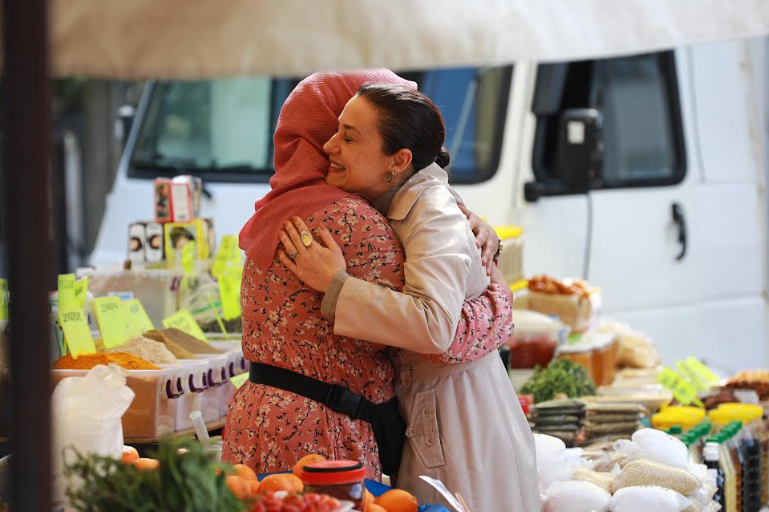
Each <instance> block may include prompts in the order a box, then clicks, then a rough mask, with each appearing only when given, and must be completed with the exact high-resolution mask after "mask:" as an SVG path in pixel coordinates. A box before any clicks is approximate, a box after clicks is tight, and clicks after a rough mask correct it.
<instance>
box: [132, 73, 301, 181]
mask: <svg viewBox="0 0 769 512" xmlns="http://www.w3.org/2000/svg"><path fill="white" fill-rule="evenodd" d="M296 83H297V80H291V79H276V78H272V77H261V76H256V77H238V78H226V79H219V80H205V81H185V82H157V83H156V84H155V85H154V89H153V90H152V92H151V96H150V99H149V103H148V105H147V111H146V114H145V116H144V119H143V122H142V126H141V128H140V130H139V134H138V137H137V140H136V145H135V148H134V151H133V155H132V158H131V167H132V168H133V169H134V170H136V171H139V172H141V171H148V172H150V173H152V174H153V176H155V175H163V174H171V175H173V174H178V172H175V171H179V172H184V173H192V174H199V173H205V174H217V173H221V174H225V173H233V172H236V173H244V172H245V173H249V174H253V173H256V174H268V173H271V172H272V133H273V132H274V130H275V124H276V121H277V117H278V112H279V111H280V107H281V106H282V105H283V102H284V101H285V99H286V97H287V96H288V93H289V92H291V90H292V89H293V87H294V86H295V84H296ZM209 178H211V179H216V177H215V176H209Z"/></svg>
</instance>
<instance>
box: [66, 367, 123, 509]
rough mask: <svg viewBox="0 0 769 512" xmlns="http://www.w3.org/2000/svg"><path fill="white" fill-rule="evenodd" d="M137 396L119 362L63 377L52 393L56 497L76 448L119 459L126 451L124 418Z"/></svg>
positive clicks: (83, 451) (67, 483)
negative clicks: (127, 384)
mask: <svg viewBox="0 0 769 512" xmlns="http://www.w3.org/2000/svg"><path fill="white" fill-rule="evenodd" d="M133 399H134V392H133V390H131V389H130V388H129V387H128V386H126V379H125V373H124V372H123V370H122V368H120V367H119V366H116V365H110V366H109V367H107V366H104V365H97V366H95V367H94V368H93V369H91V370H90V371H89V372H88V373H87V374H85V376H83V377H69V378H66V379H63V380H62V381H61V382H59V384H58V385H57V386H56V389H54V391H53V395H52V397H51V409H52V411H51V412H52V415H53V418H52V419H53V422H52V425H53V447H54V450H53V466H52V468H53V473H54V498H55V499H57V501H58V500H61V499H62V498H63V496H64V488H65V486H66V485H77V482H65V481H64V479H63V478H62V471H63V469H64V465H65V464H66V463H67V461H68V460H70V458H71V457H70V452H68V451H67V450H66V449H67V448H69V447H72V448H75V449H76V450H77V451H78V452H80V453H81V454H83V455H87V454H91V453H97V454H99V455H104V456H107V457H114V458H115V459H120V458H121V457H122V454H123V425H122V423H121V418H122V416H123V414H124V413H125V412H126V410H127V409H128V407H129V406H130V405H131V402H132V401H133Z"/></svg>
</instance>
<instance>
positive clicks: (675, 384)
mask: <svg viewBox="0 0 769 512" xmlns="http://www.w3.org/2000/svg"><path fill="white" fill-rule="evenodd" d="M657 382H659V383H660V384H662V385H663V386H664V387H665V389H668V390H670V391H671V392H672V393H673V398H675V399H676V400H678V401H679V402H680V403H681V404H682V405H689V404H690V403H692V402H694V401H697V389H696V388H695V387H694V386H692V385H691V384H689V383H688V382H686V380H684V379H683V378H682V377H681V376H680V375H678V374H677V373H676V372H674V371H673V370H671V369H670V368H668V367H667V366H666V367H664V368H663V369H662V371H661V372H660V373H659V375H657Z"/></svg>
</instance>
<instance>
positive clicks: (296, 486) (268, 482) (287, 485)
mask: <svg viewBox="0 0 769 512" xmlns="http://www.w3.org/2000/svg"><path fill="white" fill-rule="evenodd" d="M303 490H304V484H303V483H302V480H301V479H300V478H299V477H298V476H296V475H293V474H291V473H280V474H277V475H269V476H266V477H264V480H262V481H261V482H260V483H259V494H266V493H268V492H270V491H287V492H289V493H293V492H302V491H303Z"/></svg>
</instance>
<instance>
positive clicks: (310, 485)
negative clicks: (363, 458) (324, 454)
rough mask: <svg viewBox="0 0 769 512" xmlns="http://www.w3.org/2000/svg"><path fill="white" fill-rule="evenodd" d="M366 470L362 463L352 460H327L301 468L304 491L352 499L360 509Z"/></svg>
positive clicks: (339, 498) (341, 498) (357, 508)
mask: <svg viewBox="0 0 769 512" xmlns="http://www.w3.org/2000/svg"><path fill="white" fill-rule="evenodd" d="M365 477H366V470H365V469H364V468H363V463H361V462H355V461H352V460H329V461H325V462H316V463H315V464H308V465H307V466H304V468H302V482H304V492H314V493H318V494H328V495H329V496H333V497H334V498H336V499H338V500H344V501H352V502H353V504H354V507H353V508H355V509H356V510H362V509H361V507H362V506H363V491H364V489H365V484H364V482H363V480H364V478H365Z"/></svg>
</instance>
